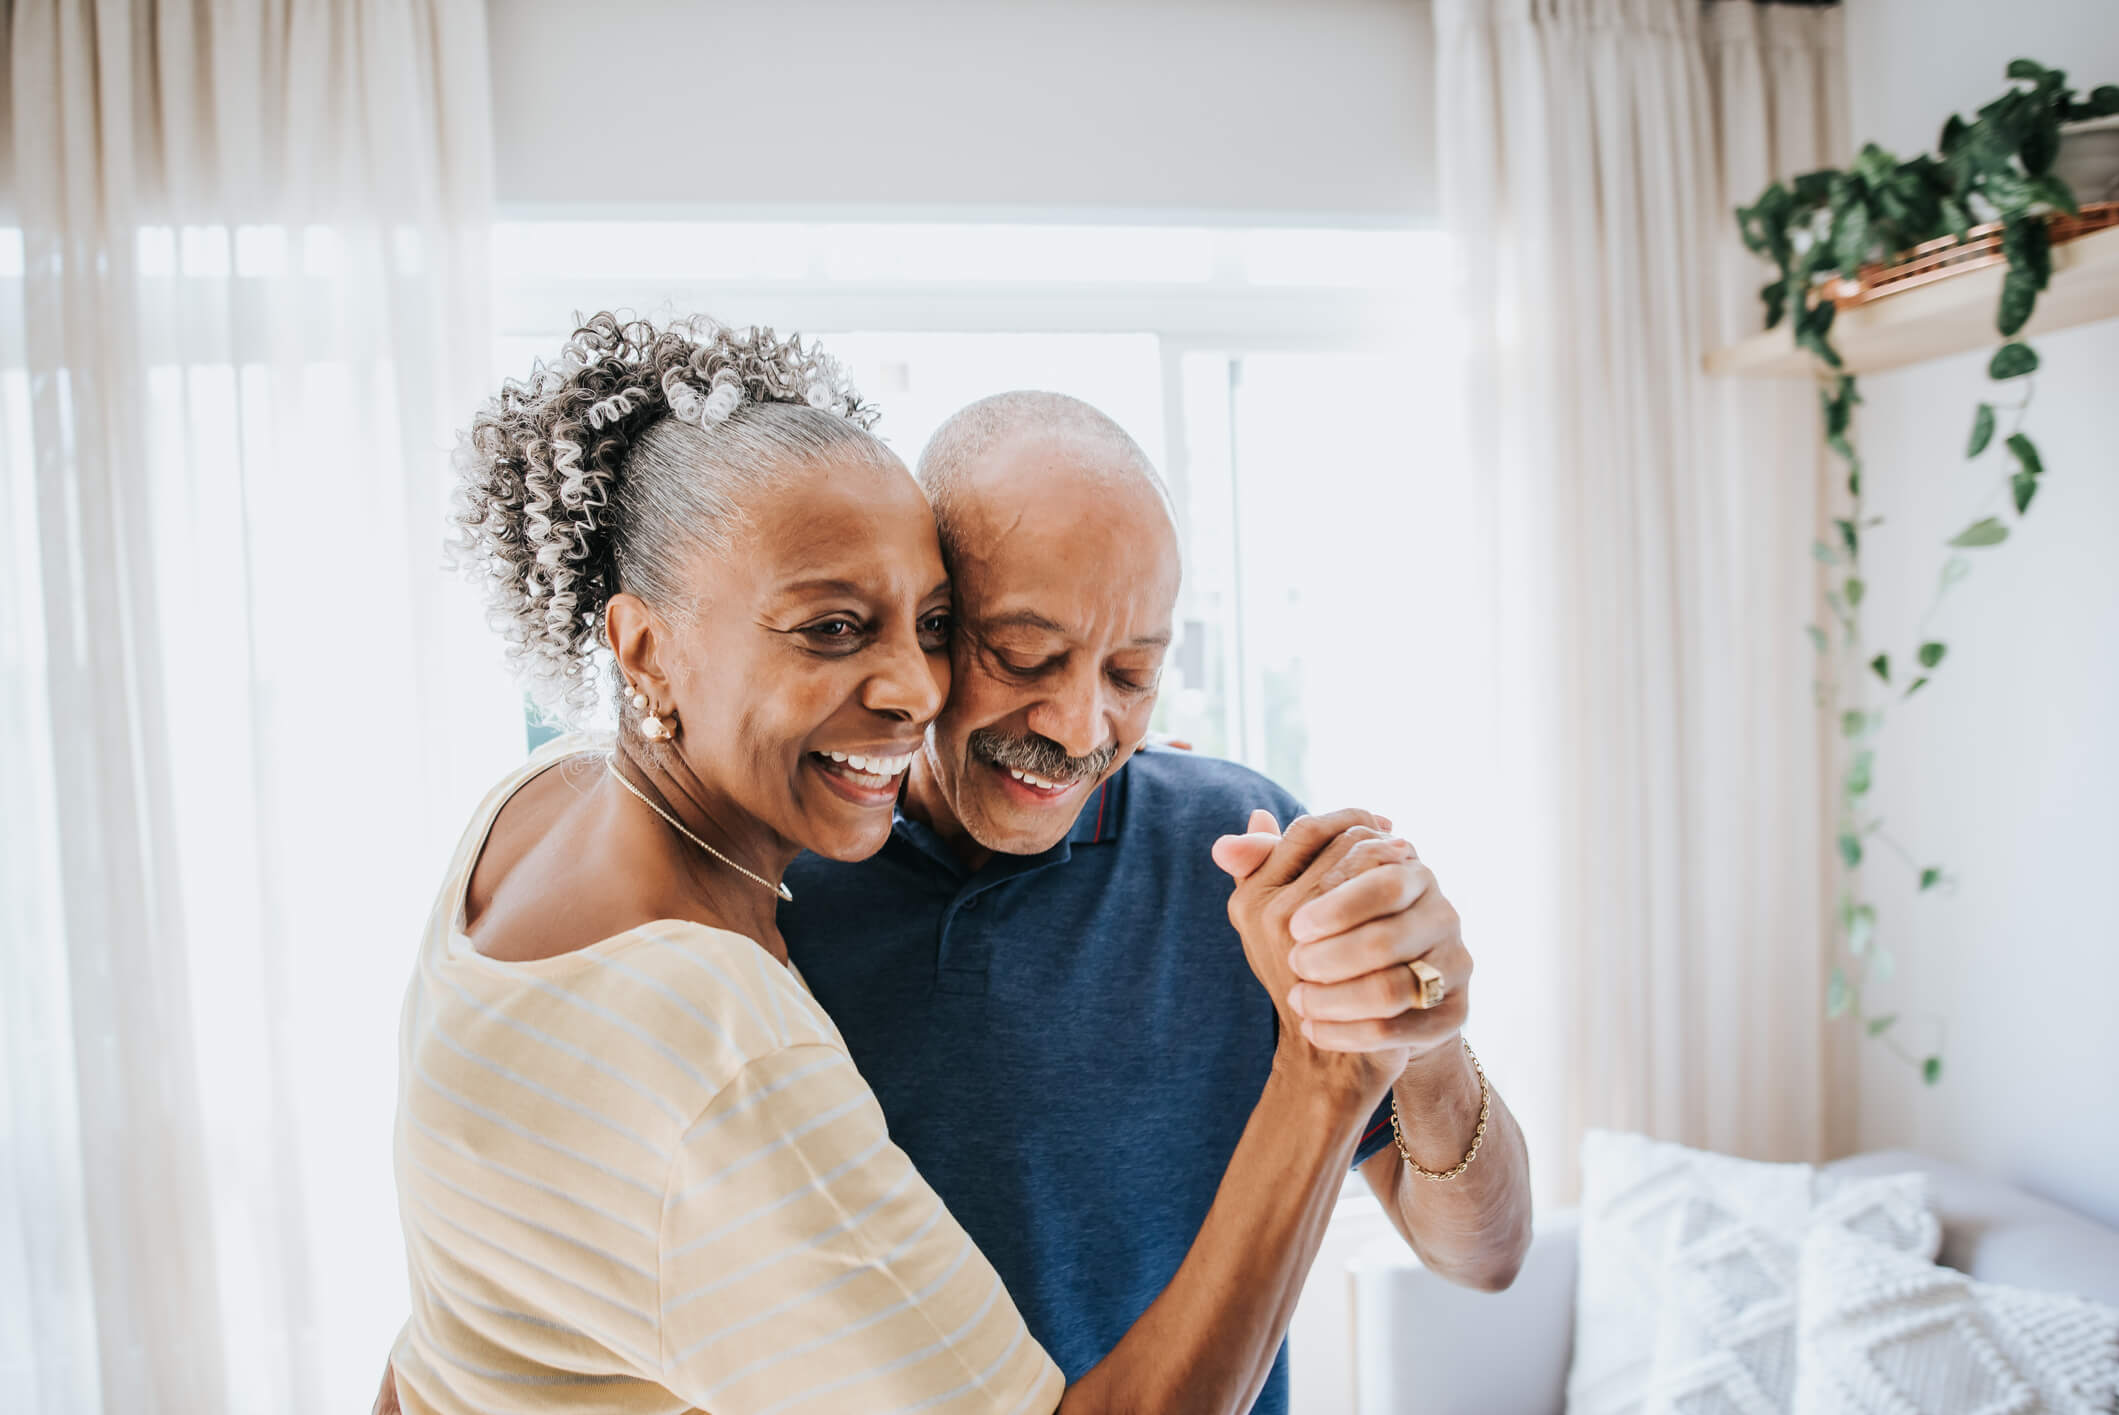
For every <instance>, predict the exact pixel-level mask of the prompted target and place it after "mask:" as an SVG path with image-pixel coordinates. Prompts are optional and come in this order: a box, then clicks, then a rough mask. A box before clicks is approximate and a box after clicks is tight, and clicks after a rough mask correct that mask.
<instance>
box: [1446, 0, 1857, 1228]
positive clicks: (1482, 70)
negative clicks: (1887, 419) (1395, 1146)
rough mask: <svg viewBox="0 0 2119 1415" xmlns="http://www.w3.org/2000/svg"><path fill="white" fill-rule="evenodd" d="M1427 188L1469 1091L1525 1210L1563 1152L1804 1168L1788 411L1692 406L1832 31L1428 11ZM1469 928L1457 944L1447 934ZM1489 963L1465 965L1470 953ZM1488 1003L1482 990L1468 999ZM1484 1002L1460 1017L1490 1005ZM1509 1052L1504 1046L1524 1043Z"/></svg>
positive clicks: (1745, 279) (1816, 986)
mask: <svg viewBox="0 0 2119 1415" xmlns="http://www.w3.org/2000/svg"><path fill="white" fill-rule="evenodd" d="M1435 8H1436V23H1437V32H1438V44H1439V48H1438V64H1437V74H1438V94H1437V102H1438V105H1439V111H1440V115H1441V116H1440V120H1439V142H1440V149H1441V150H1440V173H1441V183H1442V204H1443V211H1444V219H1445V222H1446V224H1447V225H1448V227H1449V229H1450V230H1451V232H1452V233H1453V235H1454V236H1455V237H1456V238H1457V241H1456V244H1457V249H1458V259H1459V274H1460V277H1461V289H1462V292H1463V300H1464V303H1463V314H1464V318H1465V320H1466V323H1467V326H1468V328H1469V330H1470V339H1471V348H1470V351H1469V369H1468V382H1469V385H1470V390H1471V392H1470V396H1469V398H1468V406H1469V409H1470V415H1471V418H1472V422H1473V432H1472V446H1473V449H1474V457H1473V460H1474V463H1475V465H1477V466H1478V467H1479V468H1480V469H1481V472H1482V474H1483V475H1484V476H1485V477H1486V479H1487V483H1488V485H1487V488H1486V491H1485V495H1484V501H1483V506H1484V512H1485V520H1486V524H1485V525H1484V526H1482V527H1480V528H1479V534H1480V536H1481V537H1482V540H1481V544H1482V545H1483V546H1484V547H1485V548H1486V551H1487V560H1488V563H1489V564H1490V565H1491V566H1492V575H1491V577H1490V580H1489V583H1488V585H1487V586H1486V589H1487V591H1488V595H1487V602H1488V605H1489V609H1490V613H1491V616H1492V618H1491V622H1492V624H1493V632H1492V638H1493V642H1495V643H1496V644H1497V645H1499V646H1500V647H1499V651H1498V655H1497V661H1498V663H1499V665H1500V666H1499V668H1498V671H1497V679H1496V681H1495V682H1494V683H1492V684H1490V685H1487V688H1486V691H1487V692H1489V693H1490V694H1491V695H1492V698H1493V701H1494V709H1495V714H1494V716H1495V721H1496V723H1497V724H1498V725H1499V726H1498V732H1499V736H1498V739H1497V740H1498V741H1499V743H1501V744H1502V745H1501V746H1500V747H1499V748H1497V750H1496V752H1495V755H1496V758H1497V760H1498V761H1499V763H1500V777H1499V779H1500V782H1501V788H1500V789H1503V790H1505V791H1507V792H1509V793H1510V794H1511V795H1513V796H1514V797H1515V798H1516V799H1518V800H1520V801H1521V802H1523V803H1524V807H1525V809H1524V810H1523V811H1522V812H1521V813H1520V814H1519V815H1518V816H1516V817H1515V818H1514V828H1513V829H1512V831H1511V833H1510V836H1509V838H1508V840H1507V841H1506V842H1496V845H1497V848H1502V849H1505V850H1506V851H1507V853H1508V856H1509V858H1510V861H1511V864H1512V867H1513V868H1514V869H1515V870H1516V872H1517V873H1518V874H1519V875H1520V876H1521V877H1522V878H1523V879H1526V880H1529V881H1534V882H1535V887H1534V888H1531V889H1519V890H1517V891H1515V892H1514V894H1513V895H1512V896H1511V897H1509V898H1507V899H1504V900H1495V901H1491V902H1494V903H1495V904H1496V910H1495V912H1494V913H1493V914H1492V915H1489V916H1488V917H1487V918H1486V929H1487V931H1488V932H1489V933H1491V932H1493V931H1494V930H1495V928H1496V927H1497V925H1498V926H1499V927H1500V929H1501V932H1502V935H1503V936H1504V937H1506V938H1508V939H1509V940H1510V941H1511V944H1510V946H1511V947H1512V948H1518V949H1520V950H1521V951H1522V952H1521V956H1518V957H1515V958H1512V959H1508V960H1506V961H1505V962H1504V963H1503V965H1502V968H1501V970H1500V971H1502V973H1503V975H1504V977H1505V978H1506V980H1507V985H1508V986H1509V987H1510V988H1512V989H1522V988H1525V987H1529V988H1535V989H1537V990H1539V992H1540V993H1541V994H1542V1000H1541V1001H1539V1002H1538V1003H1536V1004H1533V1005H1523V1004H1514V1005H1512V1010H1511V1016H1512V1020H1514V1021H1515V1022H1516V1025H1515V1026H1514V1027H1512V1028H1511V1030H1510V1039H1511V1040H1510V1045H1511V1046H1514V1045H1517V1043H1518V1040H1519V1039H1520V1044H1521V1047H1522V1050H1523V1053H1524V1055H1523V1056H1522V1057H1521V1058H1520V1059H1518V1060H1517V1061H1516V1062H1514V1063H1513V1064H1512V1065H1511V1064H1509V1063H1497V1065H1499V1066H1501V1067H1502V1068H1503V1070H1504V1071H1505V1073H1506V1074H1507V1078H1508V1081H1509V1084H1510V1088H1511V1089H1510V1095H1511V1102H1512V1104H1514V1105H1516V1106H1517V1108H1518V1110H1519V1111H1520V1112H1521V1113H1522V1115H1523V1118H1524V1120H1525V1124H1526V1128H1527V1129H1528V1130H1529V1131H1530V1132H1531V1134H1532V1144H1533V1152H1534V1155H1535V1156H1536V1157H1537V1164H1538V1168H1539V1169H1540V1170H1541V1184H1540V1187H1541V1189H1542V1190H1543V1191H1545V1192H1546V1193H1548V1194H1551V1195H1556V1196H1565V1195H1568V1194H1570V1193H1571V1192H1572V1190H1573V1188H1574V1150H1575V1146H1576V1144H1577V1142H1578V1140H1579V1137H1580V1134H1581V1132H1582V1130H1583V1129H1584V1128H1585V1127H1587V1126H1591V1125H1605V1126H1615V1127H1620V1128H1626V1129H1636V1130H1645V1131H1648V1132H1650V1133H1653V1134H1657V1135H1660V1136H1664V1137H1667V1138H1672V1139H1677V1140H1681V1141H1685V1142H1688V1143H1693V1144H1701V1145H1710V1146H1713V1147H1715V1148H1718V1149H1722V1150H1727V1151H1732V1152H1735V1153H1739V1154H1750V1155H1759V1156H1777V1157H1784V1158H1796V1157H1805V1158H1807V1157H1811V1156H1813V1155H1815V1154H1816V1152H1817V1151H1818V1150H1819V1148H1820V1147H1821V1145H1822V1143H1823V1133H1824V1131H1823V1115H1822V1112H1823V1095H1822V1084H1821V1080H1820V1061H1819V1053H1820V1051H1821V1048H1822V1045H1823V1039H1822V1030H1821V1028H1822V1022H1821V1015H1820V1009H1821V1001H1820V999H1821V993H1822V976H1823V958H1824V947H1825V943H1824V939H1825V935H1824V931H1823V928H1822V924H1823V919H1824V914H1823V904H1822V902H1821V890H1822V883H1821V870H1820V866H1821V860H1820V858H1819V855H1818V850H1819V839H1820V832H1819V823H1818V810H1819V807H1818V802H1819V796H1818V791H1819V776H1818V773H1819V757H1818V752H1819V744H1818V737H1817V722H1816V715H1815V711H1814V708H1813V706H1812V704H1811V701H1810V696H1809V684H1810V680H1811V676H1812V675H1811V669H1810V665H1809V664H1808V662H1807V661H1806V660H1805V659H1804V657H1803V655H1805V654H1807V652H1808V647H1807V644H1806V643H1805V641H1804V637H1803V634H1802V625H1803V624H1804V623H1805V622H1807V621H1808V619H1809V617H1810V614H1811V604H1810V595H1811V593H1812V590H1811V587H1810V580H1809V576H1808V574H1807V571H1806V566H1807V565H1808V550H1807V548H1808V544H1809V542H1810V540H1811V539H1812V537H1813V534H1814V528H1815V526H1816V524H1817V521H1818V516H1819V505H1820V501H1819V484H1818V465H1819V464H1818V458H1817V454H1816V442H1815V437H1816V434H1815V425H1814V406H1813V404H1812V401H1811V398H1810V395H1809V393H1808V392H1807V391H1804V390H1798V391H1796V392H1795V393H1793V394H1791V393H1790V392H1789V391H1787V390H1785V389H1778V388H1763V389H1762V388H1758V387H1752V386H1742V387H1739V386H1736V385H1732V384H1727V383H1720V382H1716V381H1713V380H1709V379H1707V378H1705V377H1704V376H1703V375H1702V373H1701V372H1700V360H1701V356H1702V355H1703V354H1704V353H1705V351H1706V350H1707V349H1709V348H1711V347H1714V346H1715V345H1716V344H1718V343H1722V342H1727V341H1728V340H1730V339H1733V338H1735V337H1737V336H1738V335H1739V334H1741V333H1744V332H1749V330H1750V329H1752V328H1755V327H1756V316H1757V311H1758V309H1759V305H1758V303H1757V299H1756V295H1755V290H1756V287H1757V286H1758V285H1760V284H1762V283H1764V277H1763V276H1762V275H1760V274H1759V272H1758V270H1757V269H1756V268H1755V267H1754V265H1753V264H1752V262H1751V259H1750V257H1749V256H1748V255H1747V254H1746V253H1744V252H1743V251H1742V249H1741V245H1740V243H1738V241H1737V239H1736V232H1735V223H1734V218H1733V216H1732V215H1731V210H1732V208H1733V207H1734V206H1735V205H1736V204H1737V202H1738V201H1739V200H1743V201H1748V200H1750V198H1751V197H1752V196H1753V195H1755V194H1756V192H1757V190H1758V189H1759V188H1760V187H1762V186H1763V185H1764V184H1765V181H1766V179H1767V177H1768V176H1769V175H1775V174H1778V175H1786V174H1791V173H1793V172H1796V171H1800V170H1805V169H1806V168H1808V167H1810V166H1814V165H1818V164H1820V163H1822V162H1824V161H1826V160H1828V159H1829V158H1831V157H1832V156H1834V155H1835V154H1836V149H1837V148H1838V147H1839V146H1841V145H1842V142H1843V137H1842V128H1843V124H1842V122H1841V119H1840V104H1841V99H1840V97H1839V86H1840V83H1841V75H1840V71H1839V64H1840V59H1839V46H1840V39H1839V17H1838V14H1837V12H1836V11H1833V10H1826V9H1814V8H1805V9H1803V10H1800V11H1797V10H1794V9H1791V8H1789V7H1783V6H1757V5H1753V4H1751V3H1748V0H1723V2H1722V3H1714V4H1709V5H1707V6H1705V7H1702V6H1700V5H1699V4H1697V3H1695V0H1492V2H1491V3H1489V0H1437V4H1436V7H1435ZM1468 914H1469V911H1468ZM1493 952H1494V950H1493V949H1492V948H1491V947H1489V949H1488V950H1487V955H1486V956H1491V955H1492V953H1493ZM1483 971H1488V972H1491V971H1495V970H1492V969H1487V970H1483ZM1490 991H1491V989H1490ZM1526 1024H1535V1025H1526Z"/></svg>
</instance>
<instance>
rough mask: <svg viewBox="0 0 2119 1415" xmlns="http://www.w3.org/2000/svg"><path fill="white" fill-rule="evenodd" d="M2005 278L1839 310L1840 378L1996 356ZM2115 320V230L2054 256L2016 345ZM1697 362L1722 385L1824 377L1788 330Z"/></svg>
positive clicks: (1978, 274)
mask: <svg viewBox="0 0 2119 1415" xmlns="http://www.w3.org/2000/svg"><path fill="white" fill-rule="evenodd" d="M2008 270H2009V268H2008V266H2007V265H2004V264H1997V265H1990V266H1986V267H1983V268H1981V269H1979V270H1971V271H1966V272H1965V273H1963V274H1961V275H1952V276H1950V277H1949V278H1947V279H1943V280H1938V281H1936V282H1935V283H1934V284H1932V285H1924V286H1922V287H1921V288H1919V289H1917V290H1907V291H1905V292H1903V293H1901V294H1896V295H1887V296H1885V297H1883V298H1881V299H1877V300H1872V301H1870V302H1869V303H1868V304H1865V305H1856V306H1854V307H1853V308H1852V309H1843V310H1841V311H1840V312H1839V315H1838V317H1837V318H1836V319H1834V320H1833V321H1832V343H1833V347H1835V348H1837V349H1838V350H1839V354H1840V357H1841V358H1842V359H1845V360H1846V363H1847V367H1846V372H1848V373H1878V372H1881V371H1882V370H1884V369H1893V368H1900V367H1903V366H1904V365H1906V364H1917V363H1920V362H1922V361H1923V360H1926V359H1939V358H1943V357H1945V356H1947V355H1950V354H1961V353H1964V352H1965V351H1967V350H1970V349H1992V348H1997V347H1999V346H2000V345H2001V344H2002V343H2003V342H2004V341H2003V340H2002V337H2001V335H2000V333H1999V332H1997V331H1996V330H1995V328H1994V310H1995V307H1996V306H1997V305H1998V304H1999V303H2000V300H2001V282H2002V279H2003V278H2004V277H2005V276H2006V275H2007V274H2008ZM2114 315H2119V227H2112V228H2109V229H2107V230H2103V231H2096V232H2092V233H2091V234H2090V235H2087V236H2082V237H2078V238H2077V239H2075V240H2072V241H2068V242H2066V243H2065V244H2062V245H2058V246H2055V247H2053V279H2052V283H2051V284H2050V285H2048V286H2047V287H2046V290H2045V292H2044V293H2043V294H2041V295H2040V296H2039V297H2038V310H2037V313H2035V314H2033V315H2032V316H2031V321H2030V323H2028V324H2026V325H2025V326H2024V327H2023V330H2022V333H2021V334H2020V335H2019V336H2018V337H2020V338H2031V337H2034V336H2036V335H2040V334H2050V333H2052V332H2053V331H2054V330H2057V329H2067V328H2070V327H2072V326H2074V325H2077V324H2089V323H2092V322H2094V321H2096V320H2100V319H2110V318H2111V317H2112V316H2114ZM1702 363H1703V365H1704V366H1705V368H1706V370H1707V372H1708V373H1710V374H1713V375H1715V376H1717V377H1722V378H1809V377H1812V376H1814V375H1815V374H1817V373H1819V372H1821V371H1823V369H1824V365H1823V363H1822V362H1820V361H1819V360H1818V359H1816V358H1814V357H1813V356H1811V355H1810V354H1809V353H1807V352H1805V351H1804V350H1801V349H1798V348H1796V347H1795V337H1794V335H1793V334H1791V333H1790V332H1789V329H1788V326H1787V325H1786V324H1783V325H1781V327H1780V328H1778V329H1768V330H1765V331H1763V332H1761V333H1758V334H1754V335H1752V336H1751V337H1750V338H1749V339H1746V340H1744V341H1743V342H1742V343H1739V344H1731V345H1730V346H1729V347H1727V348H1726V349H1716V350H1714V351H1713V352H1712V353H1710V354H1708V355H1707V357H1706V358H1705V359H1704V360H1702Z"/></svg>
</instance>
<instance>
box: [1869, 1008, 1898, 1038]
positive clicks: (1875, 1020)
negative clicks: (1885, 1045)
mask: <svg viewBox="0 0 2119 1415" xmlns="http://www.w3.org/2000/svg"><path fill="white" fill-rule="evenodd" d="M1897 1020H1898V1014H1897V1013H1896V1012H1886V1013H1885V1014H1884V1015H1883V1016H1881V1017H1871V1018H1870V1019H1869V1035H1870V1036H1872V1037H1880V1036H1882V1035H1883V1034H1884V1033H1886V1032H1888V1031H1890V1030H1891V1024H1892V1023H1893V1022H1896V1021H1897Z"/></svg>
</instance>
